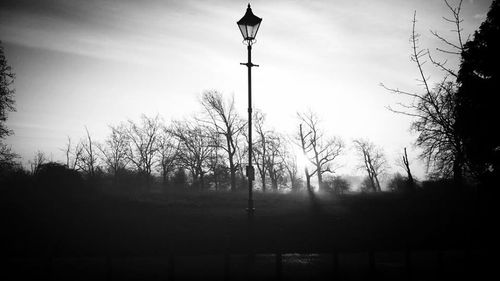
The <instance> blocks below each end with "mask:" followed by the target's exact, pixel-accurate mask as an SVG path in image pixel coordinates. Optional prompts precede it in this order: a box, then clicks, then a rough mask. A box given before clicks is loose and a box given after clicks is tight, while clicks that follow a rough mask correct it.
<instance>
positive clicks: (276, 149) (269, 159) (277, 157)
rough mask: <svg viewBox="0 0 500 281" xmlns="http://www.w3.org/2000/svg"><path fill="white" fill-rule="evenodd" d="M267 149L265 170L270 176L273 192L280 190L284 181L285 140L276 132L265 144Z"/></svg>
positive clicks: (271, 134) (269, 136)
mask: <svg viewBox="0 0 500 281" xmlns="http://www.w3.org/2000/svg"><path fill="white" fill-rule="evenodd" d="M265 146H266V147H267V151H268V153H267V155H266V157H265V169H266V170H267V172H268V174H269V178H270V180H271V187H272V188H273V190H278V186H279V183H280V182H281V181H283V180H284V176H285V175H284V173H285V169H286V168H285V163H284V157H283V155H284V154H285V153H286V152H285V151H284V148H285V146H284V139H283V137H281V136H280V135H279V134H277V133H276V132H271V133H270V134H269V135H268V137H267V141H266V143H265Z"/></svg>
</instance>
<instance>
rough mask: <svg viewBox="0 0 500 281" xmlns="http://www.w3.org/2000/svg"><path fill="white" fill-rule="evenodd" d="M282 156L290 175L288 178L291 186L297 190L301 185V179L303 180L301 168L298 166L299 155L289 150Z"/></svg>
mask: <svg viewBox="0 0 500 281" xmlns="http://www.w3.org/2000/svg"><path fill="white" fill-rule="evenodd" d="M282 158H283V165H284V167H285V170H286V173H287V175H288V180H289V181H290V188H291V189H292V190H293V191H296V190H298V189H299V187H300V180H301V179H300V177H299V170H298V167H297V155H295V154H294V153H291V152H290V151H289V150H287V151H286V153H285V154H284V155H282Z"/></svg>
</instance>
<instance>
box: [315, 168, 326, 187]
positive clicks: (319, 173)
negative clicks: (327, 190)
mask: <svg viewBox="0 0 500 281" xmlns="http://www.w3.org/2000/svg"><path fill="white" fill-rule="evenodd" d="M316 169H317V170H318V171H317V173H318V190H319V191H323V190H324V187H323V174H321V167H320V166H319V165H317V166H316Z"/></svg>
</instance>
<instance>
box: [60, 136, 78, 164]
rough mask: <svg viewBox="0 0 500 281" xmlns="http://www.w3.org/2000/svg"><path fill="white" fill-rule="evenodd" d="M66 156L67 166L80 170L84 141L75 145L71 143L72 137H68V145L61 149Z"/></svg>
mask: <svg viewBox="0 0 500 281" xmlns="http://www.w3.org/2000/svg"><path fill="white" fill-rule="evenodd" d="M61 150H62V151H63V152H64V156H65V158H66V166H67V167H68V168H69V169H72V170H80V166H81V165H82V164H81V162H82V154H83V146H82V141H80V142H78V143H77V144H76V145H75V146H74V147H73V146H72V145H71V138H70V137H68V142H67V143H66V146H65V147H64V148H62V149H61Z"/></svg>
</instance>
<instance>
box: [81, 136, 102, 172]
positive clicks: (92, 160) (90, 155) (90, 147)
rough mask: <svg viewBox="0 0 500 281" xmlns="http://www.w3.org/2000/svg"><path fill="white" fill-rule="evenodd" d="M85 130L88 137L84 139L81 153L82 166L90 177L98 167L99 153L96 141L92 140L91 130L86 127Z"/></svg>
mask: <svg viewBox="0 0 500 281" xmlns="http://www.w3.org/2000/svg"><path fill="white" fill-rule="evenodd" d="M85 132H86V133H87V136H86V138H84V139H82V141H81V142H80V143H81V148H82V150H81V152H80V153H79V154H80V161H79V164H80V168H81V169H82V170H83V171H84V172H85V173H87V174H88V175H89V176H90V177H94V176H95V170H96V168H97V165H98V164H97V161H98V158H97V153H96V150H95V143H94V141H92V137H91V136H90V133H89V130H88V129H87V127H85Z"/></svg>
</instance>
